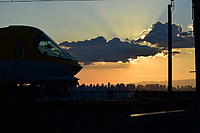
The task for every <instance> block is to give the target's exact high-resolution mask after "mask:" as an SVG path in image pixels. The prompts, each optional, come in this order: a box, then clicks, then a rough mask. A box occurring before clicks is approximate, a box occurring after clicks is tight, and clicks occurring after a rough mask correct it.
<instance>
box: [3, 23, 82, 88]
mask: <svg viewBox="0 0 200 133" xmlns="http://www.w3.org/2000/svg"><path fill="white" fill-rule="evenodd" d="M0 38H1V46H0V47H1V52H0V81H1V82H8V83H11V84H14V85H20V84H35V85H41V86H43V87H44V88H63V87H71V86H75V85H77V84H78V78H76V77H74V76H75V75H76V74H77V73H78V72H79V71H80V70H81V69H82V66H81V65H80V64H79V63H78V62H77V60H76V59H75V58H73V57H72V56H71V55H70V54H69V53H67V52H66V51H65V50H63V49H62V48H60V47H59V46H58V45H57V44H56V43H55V42H54V41H53V40H52V39H51V38H50V37H49V36H48V35H46V34H45V33H44V32H43V31H41V30H40V29H38V28H35V27H30V26H9V27H4V28H0Z"/></svg>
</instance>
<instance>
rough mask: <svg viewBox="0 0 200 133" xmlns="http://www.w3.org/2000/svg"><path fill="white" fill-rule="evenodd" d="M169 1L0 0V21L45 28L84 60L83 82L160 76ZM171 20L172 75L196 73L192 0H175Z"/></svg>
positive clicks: (164, 74)
mask: <svg viewBox="0 0 200 133" xmlns="http://www.w3.org/2000/svg"><path fill="white" fill-rule="evenodd" d="M0 1H7V0H0ZM8 1H9V0H8ZM13 1H19V0H13ZM25 1H29V0H25ZM32 1H34V0H32ZM169 3H170V0H102V1H39V2H37V1H36V0H35V1H34V2H12V3H11V2H0V20H1V22H0V27H7V26H8V25H29V26H34V27H38V28H40V29H41V30H43V31H44V32H45V33H47V34H48V35H49V36H50V37H51V38H52V39H54V40H55V41H56V42H57V43H58V44H60V43H61V44H62V47H63V48H67V51H68V52H69V53H70V54H71V55H73V56H74V57H75V58H76V59H77V60H78V61H80V63H81V64H82V65H83V69H82V70H81V71H80V72H79V73H78V74H77V75H76V77H78V78H80V83H81V84H82V83H85V84H90V83H92V84H95V83H100V84H101V83H107V82H111V83H113V84H116V83H136V82H140V81H164V80H167V55H166V49H167V40H166V39H167V36H166V35H167V30H166V27H167V23H166V22H167V5H168V4H169ZM173 23H174V24H173V40H174V41H173V42H174V43H173V45H174V57H173V79H174V80H179V79H194V78H195V74H194V73H193V74H191V73H190V70H194V69H195V66H194V42H193V36H192V34H191V32H189V31H191V24H192V0H175V2H174V10H173ZM188 27H189V28H188ZM127 38H128V39H127ZM86 40H87V41H86ZM72 42H73V43H72ZM81 44H82V45H81ZM93 44H94V45H93Z"/></svg>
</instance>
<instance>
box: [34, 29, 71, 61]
mask: <svg viewBox="0 0 200 133" xmlns="http://www.w3.org/2000/svg"><path fill="white" fill-rule="evenodd" d="M34 43H35V46H36V47H37V48H38V50H39V51H40V53H42V54H43V55H46V56H53V57H58V58H64V59H68V60H75V59H74V58H73V57H72V56H71V55H69V54H68V53H67V52H65V51H64V50H63V49H61V48H60V47H59V46H58V45H57V44H56V43H55V42H54V41H53V40H51V39H50V38H49V37H48V36H47V35H46V34H45V33H41V34H40V35H39V36H38V37H37V39H36V40H35V42H34Z"/></svg>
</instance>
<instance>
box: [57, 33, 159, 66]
mask: <svg viewBox="0 0 200 133" xmlns="http://www.w3.org/2000/svg"><path fill="white" fill-rule="evenodd" d="M60 46H61V47H62V48H67V49H66V51H67V52H69V53H70V54H71V55H72V56H73V57H75V58H76V59H77V60H78V61H80V62H85V64H91V63H92V62H101V61H105V62H118V61H123V62H126V61H127V59H129V58H137V57H138V56H150V55H151V56H153V55H156V53H158V52H160V50H159V49H158V48H152V47H149V46H145V45H143V46H142V45H139V44H133V43H129V42H123V41H121V40H120V39H119V38H113V39H111V40H109V41H107V40H106V39H105V38H104V37H103V36H99V37H96V38H94V39H91V40H85V41H78V42H68V41H66V42H63V43H61V44H60Z"/></svg>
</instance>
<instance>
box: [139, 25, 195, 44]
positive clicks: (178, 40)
mask: <svg viewBox="0 0 200 133" xmlns="http://www.w3.org/2000/svg"><path fill="white" fill-rule="evenodd" d="M172 40H173V47H174V48H192V47H194V37H193V36H192V34H191V33H190V32H183V29H182V27H181V26H180V25H177V24H172ZM141 41H147V42H150V43H151V44H153V45H156V46H157V47H167V45H168V23H161V22H157V23H155V24H153V25H152V30H151V31H150V32H149V33H148V34H147V35H146V36H145V38H144V39H139V40H138V42H141Z"/></svg>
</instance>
